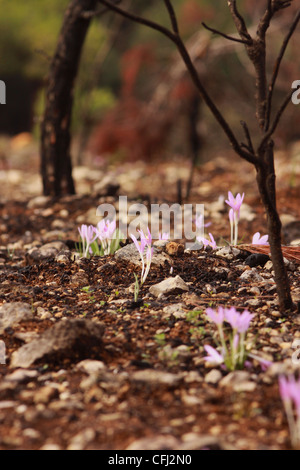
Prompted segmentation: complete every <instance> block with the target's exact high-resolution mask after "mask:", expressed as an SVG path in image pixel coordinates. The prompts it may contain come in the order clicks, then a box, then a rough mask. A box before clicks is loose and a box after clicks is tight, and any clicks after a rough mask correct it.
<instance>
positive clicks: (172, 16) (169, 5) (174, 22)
mask: <svg viewBox="0 0 300 470" xmlns="http://www.w3.org/2000/svg"><path fill="white" fill-rule="evenodd" d="M164 2H165V5H166V8H167V10H168V12H169V16H170V20H171V24H172V29H173V31H174V33H175V34H179V28H178V22H177V18H176V14H175V11H174V8H173V5H172V3H171V1H170V0H164Z"/></svg>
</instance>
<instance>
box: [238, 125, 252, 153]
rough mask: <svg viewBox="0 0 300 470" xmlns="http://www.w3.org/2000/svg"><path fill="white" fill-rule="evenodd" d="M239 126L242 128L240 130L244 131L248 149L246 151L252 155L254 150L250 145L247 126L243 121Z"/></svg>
mask: <svg viewBox="0 0 300 470" xmlns="http://www.w3.org/2000/svg"><path fill="white" fill-rule="evenodd" d="M241 126H242V128H243V129H244V132H245V136H246V139H247V145H246V148H248V150H249V151H250V152H251V153H253V154H254V153H255V151H254V148H253V144H252V140H251V136H250V132H249V129H248V126H247V124H246V123H245V121H241Z"/></svg>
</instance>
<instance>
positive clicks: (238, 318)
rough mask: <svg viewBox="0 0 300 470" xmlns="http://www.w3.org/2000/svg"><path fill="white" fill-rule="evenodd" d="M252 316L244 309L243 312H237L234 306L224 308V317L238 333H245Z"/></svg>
mask: <svg viewBox="0 0 300 470" xmlns="http://www.w3.org/2000/svg"><path fill="white" fill-rule="evenodd" d="M253 317H254V315H253V314H251V313H250V312H248V310H244V312H243V313H239V312H238V311H237V310H236V309H235V308H234V307H231V308H230V309H228V308H226V309H225V319H226V321H227V322H228V323H229V324H230V325H231V327H232V328H233V330H236V331H237V332H238V333H245V332H246V331H247V330H248V328H249V325H250V321H251V320H252V318H253Z"/></svg>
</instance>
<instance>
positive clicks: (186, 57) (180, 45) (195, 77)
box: [99, 0, 260, 165]
mask: <svg viewBox="0 0 300 470" xmlns="http://www.w3.org/2000/svg"><path fill="white" fill-rule="evenodd" d="M99 1H100V2H101V3H103V4H104V5H106V6H107V7H108V8H111V10H113V11H115V12H117V13H119V14H120V15H123V16H124V17H125V18H128V19H130V20H131V21H134V22H136V23H140V24H143V25H146V26H148V27H150V28H152V29H155V30H156V31H159V32H161V33H162V34H164V35H165V36H167V37H168V38H169V39H170V40H171V41H173V42H174V44H175V45H176V46H177V49H178V52H179V54H180V55H181V57H182V60H183V61H184V63H185V66H186V68H187V70H188V72H189V74H190V77H191V79H192V81H193V83H194V85H195V86H196V88H197V90H198V92H199V93H200V96H201V98H202V99H203V101H204V102H205V103H206V105H207V107H208V108H209V109H210V111H211V112H212V114H213V115H214V117H215V119H216V120H217V121H218V123H219V124H220V126H221V127H222V129H223V131H224V132H225V134H226V135H227V138H228V139H229V141H230V143H231V146H232V148H233V149H234V151H235V152H236V153H237V154H238V155H240V157H242V158H244V159H245V160H247V161H248V162H249V163H252V164H253V165H259V164H260V161H259V159H258V158H257V157H256V156H255V155H254V154H251V153H250V152H247V151H246V150H244V149H243V148H242V147H241V146H240V144H239V142H238V140H237V139H236V137H235V135H234V133H233V131H232V129H231V127H230V126H229V124H228V123H227V121H226V120H225V118H224V117H223V115H222V113H221V112H220V110H219V109H218V107H217V106H216V104H215V103H214V101H213V100H212V99H211V97H210V96H209V94H208V92H207V91H206V88H205V87H204V86H203V83H202V81H201V79H200V77H199V74H198V72H197V70H196V67H195V65H194V64H193V61H192V59H191V56H190V54H189V52H188V50H187V48H186V47H185V45H184V42H183V41H182V39H181V37H180V36H179V35H178V34H175V33H173V32H172V31H170V30H169V29H167V28H165V27H164V26H161V25H159V24H158V23H155V22H153V21H150V20H148V19H146V18H143V17H140V16H137V15H134V14H133V13H129V12H128V11H125V10H123V9H122V8H119V7H117V6H116V5H114V4H112V3H111V2H110V1H108V0H99ZM174 14H175V12H174ZM176 21H177V20H176Z"/></svg>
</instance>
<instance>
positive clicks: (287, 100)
mask: <svg viewBox="0 0 300 470" xmlns="http://www.w3.org/2000/svg"><path fill="white" fill-rule="evenodd" d="M292 95H293V91H292V92H289V93H288V94H287V96H286V97H285V99H284V101H283V103H282V105H281V106H280V107H279V109H278V111H277V114H276V116H275V118H274V121H273V124H272V126H271V127H270V129H269V131H268V132H267V133H266V134H264V136H263V139H262V141H261V143H260V145H259V151H260V150H262V148H263V147H264V145H265V144H266V142H267V141H268V140H269V139H270V137H271V136H272V135H273V134H274V132H275V131H276V129H277V126H278V124H279V121H280V118H281V116H282V114H283V113H284V111H285V109H286V107H287V106H288V104H289V103H290V101H291V98H292Z"/></svg>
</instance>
